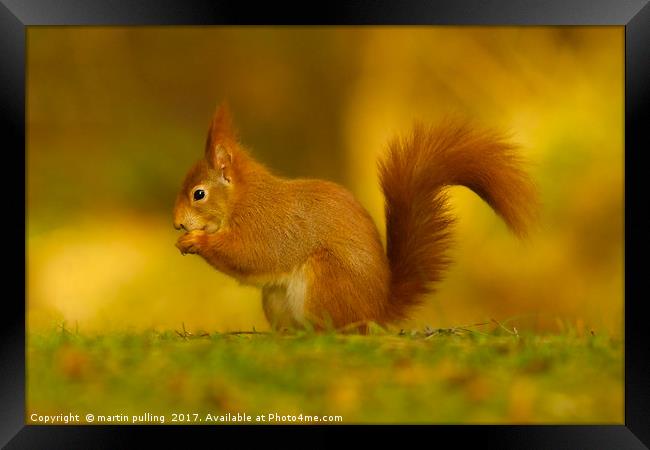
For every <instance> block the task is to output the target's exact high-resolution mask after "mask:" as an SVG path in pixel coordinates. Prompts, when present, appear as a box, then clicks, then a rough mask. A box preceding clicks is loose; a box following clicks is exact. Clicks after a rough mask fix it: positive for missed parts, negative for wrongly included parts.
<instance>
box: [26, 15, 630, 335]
mask: <svg viewBox="0 0 650 450" xmlns="http://www.w3.org/2000/svg"><path fill="white" fill-rule="evenodd" d="M27 49H28V51H27V61H28V65H27V202H28V203H27V224H28V227H27V253H28V255H27V256H28V257H27V270H28V280H27V306H28V326H29V328H30V329H32V330H36V329H41V328H47V327H52V326H54V325H56V324H60V323H61V322H65V323H66V324H67V325H66V326H68V327H69V328H73V327H78V328H79V329H80V330H96V331H102V330H124V329H135V330H138V329H145V328H155V329H163V330H165V329H179V328H180V326H181V324H182V323H184V324H185V326H186V327H187V329H188V330H218V331H229V330H242V329H251V328H252V327H255V328H256V329H257V330H264V329H268V326H267V324H266V321H265V319H264V315H263V313H262V308H261V301H260V294H259V292H258V290H257V289H255V288H252V287H244V286H240V285H238V283H237V282H235V281H234V280H232V279H230V278H228V277H226V276H225V275H222V274H219V273H217V272H216V271H214V270H213V269H211V268H210V267H209V266H208V265H207V264H206V263H205V262H204V261H202V260H201V259H200V258H199V257H196V256H188V257H182V256H181V255H180V253H179V252H178V250H177V249H176V248H175V247H174V243H175V241H176V239H177V237H178V232H176V231H175V230H174V229H173V227H172V219H171V210H172V207H173V202H174V198H175V195H176V191H177V189H178V188H179V187H180V184H181V181H182V179H183V176H184V174H185V172H186V170H187V169H188V168H189V166H190V165H191V164H192V162H193V161H194V160H195V159H197V158H199V157H200V156H201V154H202V151H203V144H204V141H205V136H206V133H207V127H208V124H209V120H210V117H211V114H212V112H213V109H214V107H215V105H216V104H217V103H218V102H219V101H221V100H223V99H227V100H228V102H229V103H230V105H231V108H232V110H233V114H234V116H235V121H236V123H237V124H238V126H239V129H240V131H241V135H242V138H243V142H244V143H245V144H246V145H248V146H249V147H250V149H251V150H252V153H253V154H254V155H255V156H256V157H257V158H258V159H259V160H261V161H263V162H264V163H265V164H267V165H268V166H269V167H271V168H272V169H273V170H274V171H275V172H277V173H279V174H282V175H285V176H291V177H297V176H302V177H318V178H324V179H329V180H333V181H336V182H339V183H341V184H343V185H344V186H346V187H347V188H349V189H350V190H351V191H352V192H353V193H354V194H355V195H356V197H357V198H358V199H359V201H360V202H361V203H362V204H363V205H364V206H365V207H366V208H367V209H368V210H369V211H370V213H371V215H372V216H373V217H374V218H375V220H376V222H377V224H378V226H379V229H380V231H381V233H382V234H384V219H383V198H382V196H381V193H380V189H379V185H378V180H377V173H376V165H375V160H376V158H377V156H378V155H379V154H380V153H381V152H382V151H383V150H384V149H385V144H386V141H387V140H388V139H389V137H390V136H392V135H393V134H394V133H400V132H405V131H407V130H408V128H409V127H410V125H411V123H412V122H413V121H414V120H416V119H419V120H424V121H436V120H438V119H440V118H442V117H443V116H446V115H450V114H451V115H459V116H466V117H469V118H471V119H473V120H475V121H477V122H480V123H482V124H484V125H486V126H493V127H498V128H500V129H502V130H505V131H508V132H509V133H510V134H511V135H512V137H513V140H514V141H516V142H517V143H519V144H520V145H521V148H522V151H523V152H524V153H525V154H526V157H527V158H528V159H529V160H531V161H532V163H533V169H532V171H533V176H534V178H535V180H536V182H537V184H538V186H539V189H540V193H541V199H542V202H543V210H542V214H541V220H540V224H539V227H538V229H537V230H536V231H535V233H533V234H532V236H531V237H530V238H529V239H528V240H527V241H525V242H521V241H518V240H516V239H515V238H514V237H513V236H512V235H510V234H509V233H508V232H507V230H506V228H505V226H504V225H503V224H502V223H501V222H500V220H499V219H498V218H497V217H496V216H495V215H494V213H493V212H492V211H491V210H490V209H489V208H488V207H487V206H486V205H485V204H483V203H482V202H481V201H480V199H479V198H478V197H477V196H476V195H474V194H473V193H471V192H470V191H468V190H467V189H465V188H453V189H452V199H453V206H454V210H455V211H456V213H457V214H458V217H459V222H458V224H457V229H456V240H457V245H456V246H455V247H454V249H453V255H454V257H455V264H454V265H453V266H452V268H451V270H450V271H449V274H448V277H447V278H446V279H445V281H444V282H442V283H441V284H440V286H439V289H438V292H437V293H436V294H435V295H434V296H432V298H431V299H429V300H428V301H427V303H426V305H425V306H424V307H423V308H422V309H421V310H419V311H417V312H415V313H414V318H413V320H412V321H411V322H410V323H406V324H404V325H403V326H404V327H405V328H406V327H420V326H424V325H431V326H433V327H449V326H460V325H465V324H470V323H476V322H483V321H485V320H489V319H490V318H495V319H497V320H500V321H504V322H505V321H509V323H511V324H513V325H516V326H517V327H518V328H520V329H528V330H532V331H550V332H554V331H564V330H565V329H566V328H571V329H574V330H576V331H577V332H578V333H585V332H587V331H588V330H595V332H597V333H600V332H603V333H607V334H609V335H612V336H618V337H620V336H622V332H623V292H624V291H623V198H624V197H623V195H624V193H623V181H624V166H623V164H624V157H623V155H624V151H623V148H624V135H623V124H624V113H623V105H624V84H623V81H624V78H623V76H624V60H623V58H624V51H623V50H624V29H623V27H375V26H373V27H29V28H28V33H27Z"/></svg>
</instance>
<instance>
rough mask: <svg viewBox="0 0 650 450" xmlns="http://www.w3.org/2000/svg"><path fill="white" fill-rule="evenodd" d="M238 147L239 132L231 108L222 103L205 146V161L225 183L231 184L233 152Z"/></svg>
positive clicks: (214, 116) (213, 120) (215, 115)
mask: <svg viewBox="0 0 650 450" xmlns="http://www.w3.org/2000/svg"><path fill="white" fill-rule="evenodd" d="M236 147H237V132H236V130H235V127H234V126H233V123H232V116H231V114H230V108H229V107H228V104H227V103H226V102H222V103H221V104H220V105H219V107H218V108H217V110H216V111H215V113H214V115H213V116H212V122H211V124H210V131H209V132H208V139H207V142H206V145H205V159H206V160H207V162H208V164H210V166H211V167H212V168H214V169H216V170H218V171H220V172H221V174H222V177H223V179H224V181H226V182H228V183H230V181H231V174H232V160H233V158H232V152H233V151H234V150H235V149H236Z"/></svg>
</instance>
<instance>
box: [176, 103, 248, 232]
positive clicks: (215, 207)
mask: <svg viewBox="0 0 650 450" xmlns="http://www.w3.org/2000/svg"><path fill="white" fill-rule="evenodd" d="M240 156H241V157H243V155H242V151H241V149H240V146H239V143H238V140H237V135H236V131H235V129H234V128H233V125H232V120H231V117H230V112H229V110H228V107H227V106H226V105H225V104H222V105H221V106H219V108H217V111H216V112H215V113H214V116H213V118H212V123H211V125H210V131H209V132H208V138H207V142H206V144H205V155H204V157H203V158H202V159H200V160H199V161H197V162H196V163H195V164H194V165H193V166H192V168H191V169H190V170H189V172H188V173H187V175H186V176H185V180H184V181H183V186H182V188H181V190H180V192H179V193H178V196H177V197H176V204H175V206H174V227H175V228H176V229H177V230H180V229H181V228H182V229H184V230H186V231H191V230H201V229H203V230H206V231H207V232H209V233H211V232H214V231H217V230H218V229H219V228H220V227H221V226H222V224H223V221H224V219H225V218H226V217H227V214H228V210H229V204H230V203H231V200H232V196H233V193H234V189H235V186H236V185H237V181H238V175H239V174H238V170H237V159H238V158H239V157H240Z"/></svg>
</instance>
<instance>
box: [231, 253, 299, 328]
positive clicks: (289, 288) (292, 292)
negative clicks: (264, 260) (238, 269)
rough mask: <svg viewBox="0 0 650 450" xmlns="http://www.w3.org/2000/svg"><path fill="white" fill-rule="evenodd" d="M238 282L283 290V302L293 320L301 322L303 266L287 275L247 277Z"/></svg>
mask: <svg viewBox="0 0 650 450" xmlns="http://www.w3.org/2000/svg"><path fill="white" fill-rule="evenodd" d="M240 281H241V282H243V283H246V284H251V285H253V286H257V287H264V286H277V287H282V288H284V289H285V292H286V297H285V299H284V301H285V302H286V304H287V306H288V309H289V311H291V314H292V315H293V318H294V319H295V320H297V321H298V322H302V321H303V319H304V317H305V296H306V294H307V277H306V276H305V266H304V264H303V265H300V266H298V267H296V268H295V269H293V270H292V271H291V272H288V273H282V274H269V275H263V276H255V277H247V278H246V279H245V280H240Z"/></svg>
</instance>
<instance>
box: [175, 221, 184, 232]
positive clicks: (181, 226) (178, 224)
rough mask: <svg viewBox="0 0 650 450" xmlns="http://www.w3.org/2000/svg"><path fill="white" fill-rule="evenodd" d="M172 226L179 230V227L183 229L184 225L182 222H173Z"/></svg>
mask: <svg viewBox="0 0 650 450" xmlns="http://www.w3.org/2000/svg"><path fill="white" fill-rule="evenodd" d="M174 228H176V229H177V230H180V229H181V228H182V229H185V225H183V224H182V223H178V222H174Z"/></svg>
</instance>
